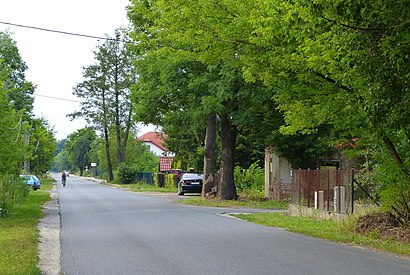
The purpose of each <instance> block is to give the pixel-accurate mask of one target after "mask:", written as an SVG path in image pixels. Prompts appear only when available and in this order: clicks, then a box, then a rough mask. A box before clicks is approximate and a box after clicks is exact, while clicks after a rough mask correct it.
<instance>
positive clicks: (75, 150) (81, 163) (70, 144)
mask: <svg viewBox="0 0 410 275" xmlns="http://www.w3.org/2000/svg"><path fill="white" fill-rule="evenodd" d="M96 138H97V135H96V133H95V132H94V130H92V129H91V128H83V129H79V130H78V131H76V132H74V133H72V134H71V135H70V136H69V137H68V139H67V142H66V143H65V145H64V146H65V149H66V150H67V152H68V159H69V161H70V164H71V166H72V167H76V168H78V169H80V175H81V176H82V175H83V172H84V170H85V168H86V167H90V164H91V161H90V150H91V145H92V143H93V142H94V140H95V139H96Z"/></svg>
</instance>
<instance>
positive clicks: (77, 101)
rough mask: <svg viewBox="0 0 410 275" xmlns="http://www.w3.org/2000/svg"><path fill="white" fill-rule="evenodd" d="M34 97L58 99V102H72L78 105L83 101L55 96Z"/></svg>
mask: <svg viewBox="0 0 410 275" xmlns="http://www.w3.org/2000/svg"><path fill="white" fill-rule="evenodd" d="M33 95H34V96H41V97H47V98H51V99H56V100H62V101H70V102H76V103H81V102H82V101H79V100H74V99H66V98H61V97H54V96H48V95H40V94H33Z"/></svg>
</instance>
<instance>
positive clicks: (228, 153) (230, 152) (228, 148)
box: [218, 114, 238, 200]
mask: <svg viewBox="0 0 410 275" xmlns="http://www.w3.org/2000/svg"><path fill="white" fill-rule="evenodd" d="M236 134H237V131H236V128H235V127H234V126H233V125H232V121H231V119H230V117H229V116H228V115H226V114H224V115H222V116H221V143H222V156H221V168H222V177H221V186H220V190H218V195H219V196H220V198H221V199H224V200H236V199H237V197H238V195H237V193H236V186H235V181H234V165H235V143H236Z"/></svg>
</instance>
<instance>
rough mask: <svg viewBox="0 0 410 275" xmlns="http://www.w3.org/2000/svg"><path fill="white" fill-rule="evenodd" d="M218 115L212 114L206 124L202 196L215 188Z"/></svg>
mask: <svg viewBox="0 0 410 275" xmlns="http://www.w3.org/2000/svg"><path fill="white" fill-rule="evenodd" d="M215 144H216V115H215V114H212V115H210V116H209V117H208V120H207V122H206V135H205V155H204V184H203V187H202V196H203V197H205V195H206V194H207V193H209V192H212V188H213V187H214V186H215V167H216V155H215V154H216V152H215Z"/></svg>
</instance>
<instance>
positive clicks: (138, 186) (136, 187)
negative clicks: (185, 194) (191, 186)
mask: <svg viewBox="0 0 410 275" xmlns="http://www.w3.org/2000/svg"><path fill="white" fill-rule="evenodd" d="M104 184H106V185H110V186H114V187H118V188H123V189H127V190H129V191H133V192H161V193H176V192H177V189H176V188H173V187H158V186H156V185H155V184H146V183H132V184H119V183H110V182H105V183H104Z"/></svg>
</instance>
